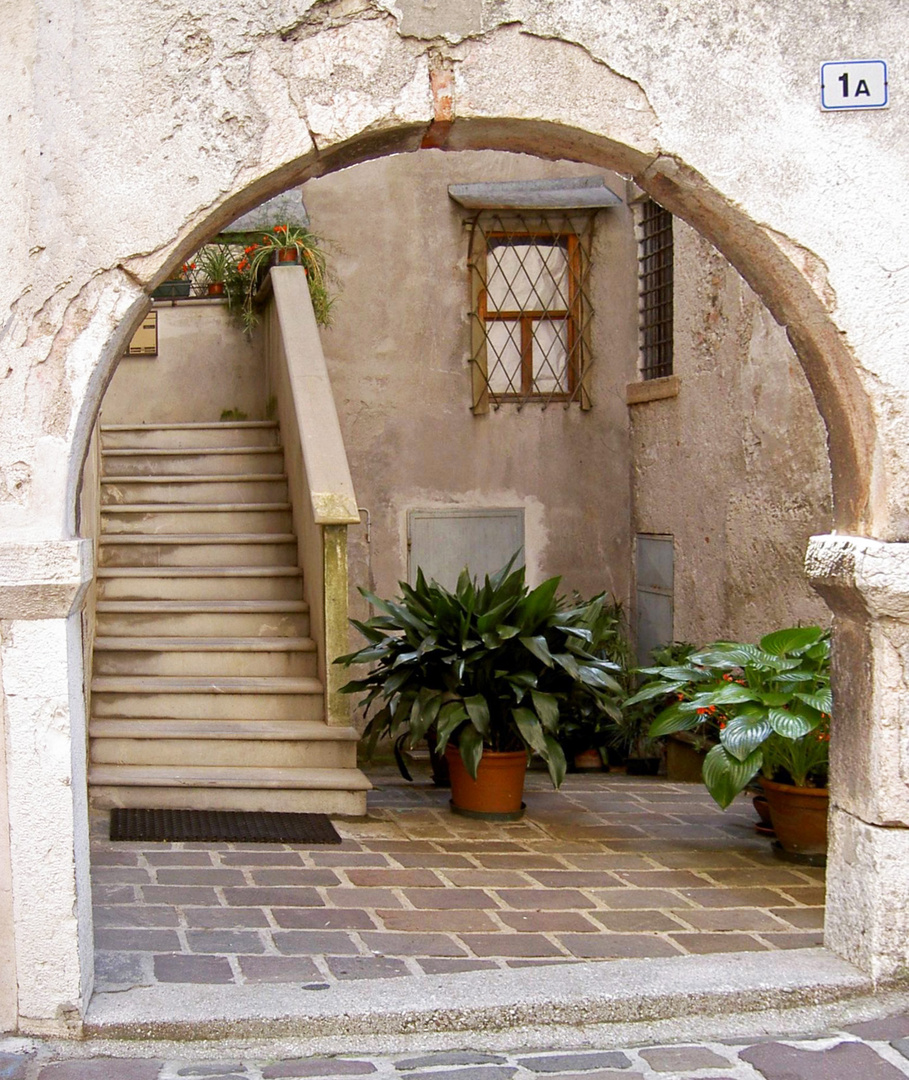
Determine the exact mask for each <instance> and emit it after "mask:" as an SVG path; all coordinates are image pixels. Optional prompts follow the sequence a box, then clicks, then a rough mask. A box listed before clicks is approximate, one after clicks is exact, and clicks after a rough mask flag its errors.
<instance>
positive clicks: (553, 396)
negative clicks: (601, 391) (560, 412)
mask: <svg viewBox="0 0 909 1080" xmlns="http://www.w3.org/2000/svg"><path fill="white" fill-rule="evenodd" d="M470 229H471V239H470V255H469V259H468V263H469V266H470V283H471V355H470V363H471V369H472V372H473V406H472V407H473V411H474V412H475V413H485V412H488V411H489V408H490V407H492V408H493V409H498V408H499V407H500V406H501V405H502V404H504V403H506V402H508V403H513V404H515V405H516V406H517V408H518V409H521V408H523V406H524V405H526V404H527V403H528V402H531V401H532V402H536V403H539V404H540V405H542V407H543V408H546V407H547V406H548V405H549V404H551V403H552V402H556V401H557V402H561V403H563V404H564V405H565V407H566V408H567V407H568V406H569V405H570V404H571V403H572V402H573V401H577V402H578V403H579V404H580V406H581V408H589V407H590V396H589V391H588V388H587V385H586V383H587V373H588V371H589V369H590V345H589V338H590V323H591V318H592V314H593V310H592V306H591V303H590V297H589V293H588V277H589V270H590V246H591V242H592V237H593V214H590V213H588V214H574V213H573V214H570V215H566V214H563V213H560V214H539V213H537V214H533V215H529V214H523V213H517V212H514V211H509V212H508V213H507V214H506V213H497V212H493V211H483V212H482V213H480V214H478V215H477V217H475V218H474V219H473V221H472V222H471V223H470Z"/></svg>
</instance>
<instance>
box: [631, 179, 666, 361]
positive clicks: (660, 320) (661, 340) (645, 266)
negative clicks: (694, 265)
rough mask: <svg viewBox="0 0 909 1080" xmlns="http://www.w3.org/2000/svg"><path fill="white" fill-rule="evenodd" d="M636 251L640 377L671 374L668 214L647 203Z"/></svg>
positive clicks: (660, 208)
mask: <svg viewBox="0 0 909 1080" xmlns="http://www.w3.org/2000/svg"><path fill="white" fill-rule="evenodd" d="M639 236H640V243H639V248H638V282H639V297H640V331H641V335H640V341H641V375H642V377H643V378H645V379H659V378H661V377H662V376H665V375H671V374H672V214H670V213H669V211H668V210H664V209H663V208H662V206H659V205H657V203H655V202H654V201H653V200H652V199H648V200H647V201H646V202H645V203H643V204H642V207H641V222H640V234H639Z"/></svg>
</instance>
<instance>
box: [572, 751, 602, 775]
mask: <svg viewBox="0 0 909 1080" xmlns="http://www.w3.org/2000/svg"><path fill="white" fill-rule="evenodd" d="M574 767H575V768H576V769H577V770H578V772H602V771H603V759H602V758H601V757H600V751H599V750H594V749H593V748H591V749H589V750H582V751H581V752H580V753H579V754H575V755H574Z"/></svg>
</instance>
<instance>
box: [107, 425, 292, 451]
mask: <svg viewBox="0 0 909 1080" xmlns="http://www.w3.org/2000/svg"><path fill="white" fill-rule="evenodd" d="M278 438H279V436H278V425H277V423H276V422H275V421H274V420H218V421H211V422H209V423H191V424H102V425H101V446H102V449H104V450H112V449H134V448H140V449H141V448H149V449H162V448H170V449H175V448H183V447H203V448H205V447H209V446H277V445H278Z"/></svg>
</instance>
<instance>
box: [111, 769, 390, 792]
mask: <svg viewBox="0 0 909 1080" xmlns="http://www.w3.org/2000/svg"><path fill="white" fill-rule="evenodd" d="M91 778H92V780H93V782H95V783H99V784H128V785H129V786H131V787H155V786H157V785H159V784H161V783H162V782H169V783H170V784H172V785H173V786H175V787H186V786H192V787H214V786H217V785H220V784H226V785H228V786H230V787H238V788H243V787H263V788H273V789H280V788H296V787H310V788H313V789H315V790H317V791H350V790H354V791H369V790H370V789H371V788H372V784H370V782H369V780H367V779H366V777H365V776H364V775H363V774H362V773H361V772H360V771H359V770H358V769H356V770H355V769H293V768H287V769H282V768H273V769H244V768H243V767H242V766H234V767H228V766H223V765H211V766H204V765H194V766H193V767H192V768H181V767H180V766H179V765H174V766H171V765H148V766H144V765H98V766H96V767H92V769H91Z"/></svg>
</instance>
